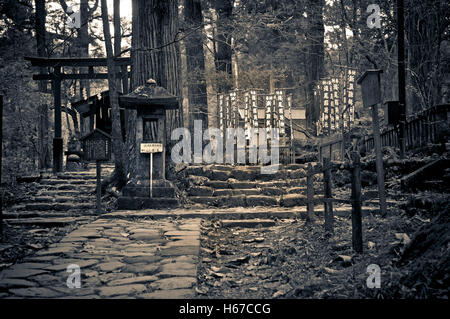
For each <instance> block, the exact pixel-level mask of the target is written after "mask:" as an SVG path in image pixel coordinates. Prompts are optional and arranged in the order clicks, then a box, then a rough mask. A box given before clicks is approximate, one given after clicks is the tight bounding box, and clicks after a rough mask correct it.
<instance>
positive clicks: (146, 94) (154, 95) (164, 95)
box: [119, 79, 179, 109]
mask: <svg viewBox="0 0 450 319" xmlns="http://www.w3.org/2000/svg"><path fill="white" fill-rule="evenodd" d="M119 104H120V106H122V107H125V108H132V109H134V108H136V107H154V108H158V107H159V108H163V109H177V108H178V107H179V101H178V97H176V96H175V95H173V94H171V93H170V92H169V91H167V90H166V89H165V88H163V87H161V86H158V85H157V84H156V81H155V80H153V79H149V80H147V82H146V83H145V84H144V85H141V86H138V87H137V88H136V89H135V90H134V91H133V92H131V93H129V94H127V95H123V96H120V97H119Z"/></svg>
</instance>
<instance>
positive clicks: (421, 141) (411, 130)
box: [319, 104, 450, 162]
mask: <svg viewBox="0 0 450 319" xmlns="http://www.w3.org/2000/svg"><path fill="white" fill-rule="evenodd" d="M449 114H450V104H443V105H438V106H435V107H432V108H430V109H428V110H425V111H422V112H420V113H418V114H417V115H416V116H415V117H414V118H411V119H409V120H407V122H406V125H405V144H406V149H414V148H417V147H421V146H424V145H427V144H428V143H439V142H440V138H441V132H442V130H445V129H448V127H449V125H450V115H449ZM381 146H392V147H399V140H398V130H397V129H396V128H393V127H390V128H388V129H385V130H384V131H383V132H382V133H381ZM374 147H375V145H374V140H373V137H366V138H365V139H364V141H363V142H362V148H363V149H364V150H365V151H366V152H367V151H370V150H372V149H373V148H374ZM342 155H343V154H342V137H339V138H338V139H336V140H333V141H330V142H327V143H324V144H321V145H319V156H320V161H321V162H322V161H323V158H324V157H327V158H330V159H331V160H341V161H342V160H343V158H342Z"/></svg>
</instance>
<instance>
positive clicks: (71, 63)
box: [25, 57, 131, 172]
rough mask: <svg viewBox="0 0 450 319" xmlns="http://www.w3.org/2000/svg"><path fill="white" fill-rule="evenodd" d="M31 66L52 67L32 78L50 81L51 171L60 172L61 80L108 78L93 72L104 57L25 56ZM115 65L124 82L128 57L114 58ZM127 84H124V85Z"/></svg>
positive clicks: (104, 74)
mask: <svg viewBox="0 0 450 319" xmlns="http://www.w3.org/2000/svg"><path fill="white" fill-rule="evenodd" d="M25 60H27V61H30V62H31V65H32V66H36V67H41V68H52V70H51V71H50V70H49V72H48V74H34V75H33V80H36V81H49V80H50V81H52V87H53V100H54V108H55V123H54V127H55V136H54V138H53V171H54V172H61V171H62V166H63V165H62V164H63V139H62V132H61V81H64V80H105V79H108V73H104V72H103V73H98V72H94V67H106V66H107V59H106V58H43V57H25ZM114 61H115V65H116V66H118V67H120V69H121V73H120V78H122V79H124V80H125V81H124V83H126V81H127V80H128V77H129V74H128V68H127V66H128V65H131V59H130V58H116V59H114ZM63 67H72V68H74V67H76V68H79V67H87V68H88V73H79V74H77V73H72V74H68V73H64V70H63ZM127 86H128V85H127V84H125V85H124V87H127Z"/></svg>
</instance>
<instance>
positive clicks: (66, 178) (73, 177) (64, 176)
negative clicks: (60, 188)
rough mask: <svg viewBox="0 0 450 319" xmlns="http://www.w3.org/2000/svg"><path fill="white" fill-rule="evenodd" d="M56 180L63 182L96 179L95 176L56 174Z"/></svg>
mask: <svg viewBox="0 0 450 319" xmlns="http://www.w3.org/2000/svg"><path fill="white" fill-rule="evenodd" d="M102 175H103V174H102ZM57 178H59V179H63V180H72V179H78V180H80V179H84V180H88V181H95V180H96V179H97V176H96V175H95V174H58V175H57Z"/></svg>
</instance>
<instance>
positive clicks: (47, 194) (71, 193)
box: [37, 188, 95, 198]
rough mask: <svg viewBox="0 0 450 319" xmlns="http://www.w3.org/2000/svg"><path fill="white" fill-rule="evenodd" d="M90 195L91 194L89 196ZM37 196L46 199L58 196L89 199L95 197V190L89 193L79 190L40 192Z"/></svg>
mask: <svg viewBox="0 0 450 319" xmlns="http://www.w3.org/2000/svg"><path fill="white" fill-rule="evenodd" d="M89 194H91V195H90V196H89ZM37 196H44V197H52V198H54V197H58V196H62V197H71V196H75V197H77V196H87V197H91V196H95V195H94V189H91V188H90V189H89V191H79V190H51V191H50V190H40V191H39V192H38V193H37Z"/></svg>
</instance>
